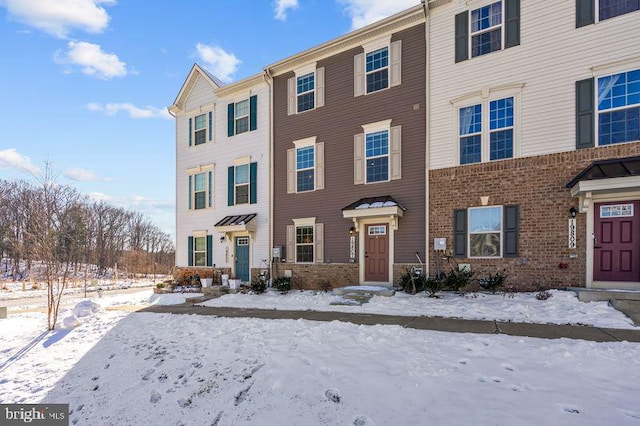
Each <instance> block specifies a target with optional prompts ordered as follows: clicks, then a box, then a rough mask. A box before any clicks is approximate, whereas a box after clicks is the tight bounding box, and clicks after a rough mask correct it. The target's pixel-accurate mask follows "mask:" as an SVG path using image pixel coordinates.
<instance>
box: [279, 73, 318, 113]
mask: <svg viewBox="0 0 640 426" xmlns="http://www.w3.org/2000/svg"><path fill="white" fill-rule="evenodd" d="M293 73H294V76H293V77H290V78H289V79H288V80H287V115H295V114H298V113H301V112H305V111H310V110H313V109H316V108H320V107H323V106H324V67H319V68H317V63H316V62H313V63H311V64H306V65H304V66H302V67H300V68H297V69H295V70H294V71H293Z"/></svg>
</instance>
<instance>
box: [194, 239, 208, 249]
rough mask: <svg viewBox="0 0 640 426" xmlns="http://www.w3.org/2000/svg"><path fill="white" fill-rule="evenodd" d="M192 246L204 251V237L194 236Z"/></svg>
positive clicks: (205, 242)
mask: <svg viewBox="0 0 640 426" xmlns="http://www.w3.org/2000/svg"><path fill="white" fill-rule="evenodd" d="M193 247H194V250H195V251H205V250H206V249H207V239H206V238H205V237H196V238H194V239H193Z"/></svg>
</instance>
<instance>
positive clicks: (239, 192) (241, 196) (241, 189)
mask: <svg viewBox="0 0 640 426" xmlns="http://www.w3.org/2000/svg"><path fill="white" fill-rule="evenodd" d="M248 202H249V185H239V186H236V204H247V203H248Z"/></svg>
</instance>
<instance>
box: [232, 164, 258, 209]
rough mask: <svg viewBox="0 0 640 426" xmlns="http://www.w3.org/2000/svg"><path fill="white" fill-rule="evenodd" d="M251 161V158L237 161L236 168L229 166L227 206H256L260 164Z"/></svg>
mask: <svg viewBox="0 0 640 426" xmlns="http://www.w3.org/2000/svg"><path fill="white" fill-rule="evenodd" d="M249 161H251V157H244V158H240V159H237V160H236V165H235V166H229V169H228V175H227V176H228V182H227V205H229V206H233V205H236V204H256V203H257V202H258V197H257V195H258V194H257V189H258V186H257V180H258V163H257V162H253V163H249Z"/></svg>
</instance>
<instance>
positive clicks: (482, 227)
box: [469, 206, 502, 257]
mask: <svg viewBox="0 0 640 426" xmlns="http://www.w3.org/2000/svg"><path fill="white" fill-rule="evenodd" d="M501 242H502V207H500V206H498V207H478V208H470V209H469V256H470V257H500V256H501V255H502V252H501Z"/></svg>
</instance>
